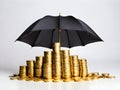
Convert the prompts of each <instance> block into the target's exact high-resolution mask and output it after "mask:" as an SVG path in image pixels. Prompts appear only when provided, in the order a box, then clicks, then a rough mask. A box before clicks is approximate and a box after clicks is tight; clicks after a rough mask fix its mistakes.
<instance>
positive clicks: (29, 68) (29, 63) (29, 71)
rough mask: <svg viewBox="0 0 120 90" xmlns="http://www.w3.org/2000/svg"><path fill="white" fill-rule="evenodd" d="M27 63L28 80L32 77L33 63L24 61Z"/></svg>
mask: <svg viewBox="0 0 120 90" xmlns="http://www.w3.org/2000/svg"><path fill="white" fill-rule="evenodd" d="M26 63H27V76H28V77H29V78H32V77H34V61H33V60H29V61H26Z"/></svg>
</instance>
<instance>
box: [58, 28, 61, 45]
mask: <svg viewBox="0 0 120 90" xmlns="http://www.w3.org/2000/svg"><path fill="white" fill-rule="evenodd" d="M60 32H61V30H60V29H59V30H58V42H59V43H60Z"/></svg>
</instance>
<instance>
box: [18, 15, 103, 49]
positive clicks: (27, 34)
mask: <svg viewBox="0 0 120 90" xmlns="http://www.w3.org/2000/svg"><path fill="white" fill-rule="evenodd" d="M17 40H18V41H22V42H25V43H28V44H30V45H31V46H32V47H33V46H43V47H48V48H52V44H53V43H54V42H60V43H61V47H69V48H71V47H74V46H84V45H86V44H88V43H93V42H97V41H102V39H101V38H100V37H99V36H98V35H97V34H96V33H95V32H94V31H93V30H92V29H91V28H90V27H89V26H88V25H87V24H85V23H84V22H83V21H81V20H79V19H77V18H75V17H73V16H60V15H59V16H45V17H43V18H41V19H39V20H37V21H36V22H34V23H33V24H32V25H30V26H29V27H28V28H27V29H26V30H25V31H24V32H23V33H22V35H21V36H20V37H19V38H18V39H17Z"/></svg>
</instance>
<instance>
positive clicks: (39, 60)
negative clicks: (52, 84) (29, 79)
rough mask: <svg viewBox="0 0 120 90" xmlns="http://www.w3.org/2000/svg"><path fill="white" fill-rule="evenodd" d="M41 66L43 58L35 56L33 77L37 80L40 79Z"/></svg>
mask: <svg viewBox="0 0 120 90" xmlns="http://www.w3.org/2000/svg"><path fill="white" fill-rule="evenodd" d="M42 64H43V56H37V57H36V63H35V77H38V78H41V77H42Z"/></svg>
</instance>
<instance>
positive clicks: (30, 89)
mask: <svg viewBox="0 0 120 90" xmlns="http://www.w3.org/2000/svg"><path fill="white" fill-rule="evenodd" d="M9 75H10V73H5V72H0V90H8V89H9V90H120V80H119V79H102V80H94V81H85V82H60V83H54V82H48V83H44V82H33V81H29V82H27V81H17V80H10V79H9V77H8V76H9Z"/></svg>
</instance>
